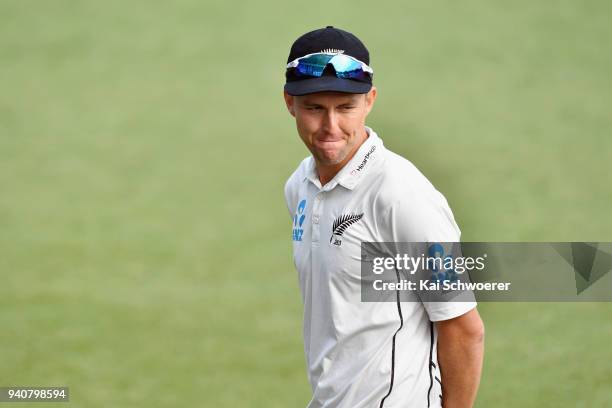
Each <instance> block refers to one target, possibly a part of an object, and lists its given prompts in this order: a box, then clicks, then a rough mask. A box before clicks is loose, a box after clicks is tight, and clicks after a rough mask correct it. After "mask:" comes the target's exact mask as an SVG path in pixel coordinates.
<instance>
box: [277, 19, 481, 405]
mask: <svg viewBox="0 0 612 408" xmlns="http://www.w3.org/2000/svg"><path fill="white" fill-rule="evenodd" d="M287 63H288V64H287V70H286V80H287V82H286V84H285V91H284V98H285V102H286V105H287V109H288V110H289V112H290V113H291V115H292V116H293V117H294V118H295V121H296V125H297V131H298V134H299V136H300V138H301V139H302V141H303V142H304V144H305V145H306V147H307V148H308V150H309V151H310V153H311V156H310V157H308V158H306V159H305V160H304V161H302V163H301V164H300V165H299V167H298V169H297V170H296V171H295V172H294V173H293V175H292V176H291V177H290V178H289V180H288V181H287V184H286V186H285V199H286V201H287V206H288V208H289V211H290V213H291V215H292V217H293V218H292V219H293V231H292V237H293V255H294V262H295V265H296V268H297V270H298V274H299V282H300V289H301V292H302V300H303V302H304V331H303V334H304V350H305V354H306V361H307V366H308V367H307V368H308V379H309V381H310V384H311V387H312V393H313V395H312V399H311V401H310V403H309V405H308V407H309V408H315V407H326V408H332V407H339V408H359V407H385V408H406V407H408V408H411V407H414V408H424V407H441V406H444V407H445V408H467V407H471V406H472V405H473V403H474V400H475V397H476V391H477V388H478V384H479V381H480V373H481V367H482V359H483V338H484V328H483V324H482V321H481V319H480V317H479V315H478V312H477V310H476V308H475V306H476V304H475V303H473V302H454V303H453V302H448V303H442V302H435V303H434V302H399V301H398V302H397V303H393V302H378V303H377V302H370V303H368V302H362V301H361V298H360V287H361V286H360V259H361V253H360V245H361V242H391V241H394V242H443V241H446V242H458V241H459V234H460V231H459V229H458V227H457V225H456V224H455V221H454V219H453V215H452V213H451V211H450V209H449V208H448V205H447V202H446V200H445V199H444V197H443V196H442V195H441V194H440V193H439V192H438V191H437V190H436V189H435V188H434V187H433V186H432V185H431V184H430V183H429V181H428V180H427V179H426V178H425V177H424V176H423V175H422V174H421V173H420V172H419V171H418V170H417V169H416V168H415V167H414V166H413V165H412V164H411V163H410V162H409V161H407V160H406V159H404V158H402V157H400V156H398V155H396V154H395V153H392V152H391V151H389V150H387V149H386V148H385V147H384V145H383V142H382V140H381V139H380V138H379V137H378V136H377V134H376V133H375V132H374V130H372V129H371V128H369V127H366V126H365V119H366V117H367V115H368V114H369V113H370V111H371V109H372V107H373V105H374V101H375V100H376V87H374V86H373V85H372V75H373V70H372V69H371V68H370V67H369V63H370V61H369V52H368V50H367V49H366V47H365V46H364V44H363V43H362V42H361V41H360V40H359V39H358V38H357V37H355V36H354V35H353V34H351V33H349V32H346V31H343V30H340V29H337V28H334V27H332V26H328V27H326V28H323V29H319V30H315V31H311V32H309V33H306V34H304V35H303V36H301V37H300V38H298V39H297V40H296V41H295V42H294V44H293V45H292V47H291V51H290V53H289V58H288V61H287Z"/></svg>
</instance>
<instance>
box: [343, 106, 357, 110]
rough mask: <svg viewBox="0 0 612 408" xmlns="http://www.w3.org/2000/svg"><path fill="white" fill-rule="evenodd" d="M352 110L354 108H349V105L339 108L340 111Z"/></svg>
mask: <svg viewBox="0 0 612 408" xmlns="http://www.w3.org/2000/svg"><path fill="white" fill-rule="evenodd" d="M353 108H354V106H351V105H349V106H341V107H340V109H342V110H351V109H353Z"/></svg>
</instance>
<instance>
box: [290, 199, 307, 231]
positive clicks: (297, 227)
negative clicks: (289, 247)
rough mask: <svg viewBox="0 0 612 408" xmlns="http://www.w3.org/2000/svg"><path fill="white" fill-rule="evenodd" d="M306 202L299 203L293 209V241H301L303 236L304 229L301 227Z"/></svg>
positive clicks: (304, 215)
mask: <svg viewBox="0 0 612 408" xmlns="http://www.w3.org/2000/svg"><path fill="white" fill-rule="evenodd" d="M305 212H306V200H302V201H300V203H299V204H298V206H297V208H296V209H295V215H294V216H293V232H292V235H293V240H294V241H301V240H302V235H304V229H303V228H302V225H303V224H304V220H305V219H306V214H305Z"/></svg>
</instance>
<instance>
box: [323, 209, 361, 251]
mask: <svg viewBox="0 0 612 408" xmlns="http://www.w3.org/2000/svg"><path fill="white" fill-rule="evenodd" d="M361 218H363V213H361V214H343V215H341V216H339V217H338V218H336V220H335V221H334V224H333V226H332V235H331V237H330V238H329V242H330V244H334V245H336V246H340V245H342V234H344V231H346V230H347V229H348V227H350V226H351V225H353V224H355V223H356V222H357V221H359V220H360V219H361Z"/></svg>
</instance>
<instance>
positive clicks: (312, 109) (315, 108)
mask: <svg viewBox="0 0 612 408" xmlns="http://www.w3.org/2000/svg"><path fill="white" fill-rule="evenodd" d="M307 109H308V110H309V111H318V110H321V108H319V107H318V106H311V107H310V108H307Z"/></svg>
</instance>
